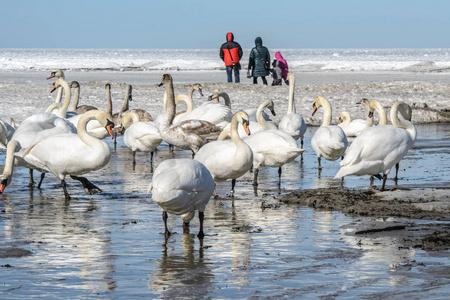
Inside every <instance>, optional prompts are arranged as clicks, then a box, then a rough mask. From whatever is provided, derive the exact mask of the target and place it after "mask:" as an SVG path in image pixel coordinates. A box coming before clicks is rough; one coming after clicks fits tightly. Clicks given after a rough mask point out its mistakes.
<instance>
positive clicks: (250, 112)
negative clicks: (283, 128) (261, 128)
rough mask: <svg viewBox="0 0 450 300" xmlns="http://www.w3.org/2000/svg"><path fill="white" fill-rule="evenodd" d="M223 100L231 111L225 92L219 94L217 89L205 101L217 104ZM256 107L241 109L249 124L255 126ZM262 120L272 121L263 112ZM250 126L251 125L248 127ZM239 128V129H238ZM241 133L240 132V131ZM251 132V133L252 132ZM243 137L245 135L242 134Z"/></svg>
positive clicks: (228, 97)
mask: <svg viewBox="0 0 450 300" xmlns="http://www.w3.org/2000/svg"><path fill="white" fill-rule="evenodd" d="M220 98H223V99H224V102H225V105H226V106H228V107H229V108H230V109H231V100H230V96H229V95H228V93H226V92H221V91H219V90H218V89H215V90H214V92H213V93H211V94H210V95H209V96H208V100H206V101H214V102H216V103H217V102H219V99H220ZM258 108H259V106H258V107H256V108H247V109H243V110H242V111H244V112H246V113H247V114H248V118H249V119H248V120H249V121H250V124H254V123H255V124H256V122H258V120H257V115H258ZM262 114H263V117H264V120H266V121H269V122H270V121H272V120H271V119H270V117H269V115H267V114H266V113H265V112H264V111H263V112H262ZM250 126H252V125H250ZM239 128H241V127H239ZM240 132H241V133H242V131H240ZM252 132H253V131H252ZM244 135H245V133H244ZM241 138H243V136H242V135H241Z"/></svg>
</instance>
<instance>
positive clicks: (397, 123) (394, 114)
mask: <svg viewBox="0 0 450 300" xmlns="http://www.w3.org/2000/svg"><path fill="white" fill-rule="evenodd" d="M403 105H405V106H406V105H407V104H406V103H404V102H396V103H394V105H392V107H391V111H390V112H389V116H390V117H391V122H392V125H393V126H394V127H396V128H403V129H405V130H406V131H407V132H408V133H409V134H410V136H411V139H412V140H413V141H415V140H416V137H417V131H416V127H415V126H414V124H413V123H412V122H410V121H408V120H402V119H400V118H399V117H398V112H399V109H400V106H403Z"/></svg>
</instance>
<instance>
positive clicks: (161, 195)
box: [148, 158, 214, 238]
mask: <svg viewBox="0 0 450 300" xmlns="http://www.w3.org/2000/svg"><path fill="white" fill-rule="evenodd" d="M148 191H149V192H150V191H151V192H152V199H153V200H154V201H155V202H156V203H157V204H158V205H159V206H160V207H161V208H162V209H163V210H164V211H163V220H164V228H165V235H166V237H167V236H169V235H170V234H171V233H170V231H169V229H168V227H167V217H168V216H167V213H169V214H174V215H181V218H182V219H183V231H184V232H185V233H188V230H189V222H190V221H191V220H192V219H193V218H194V213H195V210H198V216H199V220H200V230H199V233H198V237H199V238H203V236H204V233H203V219H204V213H203V212H204V210H205V208H206V204H207V203H208V201H209V199H210V198H211V195H212V194H213V193H214V179H213V178H212V176H211V173H210V172H209V171H208V169H207V168H206V167H205V166H204V165H203V164H201V163H200V162H198V161H195V160H192V159H187V158H180V159H166V160H164V161H163V162H161V163H160V164H159V165H158V167H157V168H156V170H155V172H154V174H153V178H152V183H151V184H150V187H149V189H148Z"/></svg>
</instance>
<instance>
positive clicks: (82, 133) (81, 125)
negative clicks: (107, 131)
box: [77, 110, 100, 146]
mask: <svg viewBox="0 0 450 300" xmlns="http://www.w3.org/2000/svg"><path fill="white" fill-rule="evenodd" d="M97 112H98V111H97V110H90V111H88V112H85V113H84V114H83V115H82V116H81V117H80V119H79V120H78V124H77V131H78V137H79V138H80V140H81V141H83V143H85V144H86V145H88V146H90V145H92V143H95V142H96V141H100V140H99V139H97V138H95V137H93V136H91V135H90V134H89V133H88V132H87V129H86V126H87V124H88V123H89V121H91V120H94V119H96V114H97Z"/></svg>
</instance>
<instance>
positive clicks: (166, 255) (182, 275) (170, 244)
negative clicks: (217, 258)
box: [148, 233, 214, 299]
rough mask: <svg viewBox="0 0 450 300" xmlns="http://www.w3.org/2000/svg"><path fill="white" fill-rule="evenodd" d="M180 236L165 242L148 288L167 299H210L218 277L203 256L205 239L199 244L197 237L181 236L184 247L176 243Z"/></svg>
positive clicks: (173, 236) (200, 240)
mask: <svg viewBox="0 0 450 300" xmlns="http://www.w3.org/2000/svg"><path fill="white" fill-rule="evenodd" d="M177 237H178V235H172V236H171V237H169V238H166V239H165V241H164V243H163V245H162V249H163V251H162V255H161V258H160V259H159V260H158V261H157V268H156V269H155V271H154V272H153V273H152V274H149V282H148V286H149V288H150V289H151V290H154V291H155V292H156V293H160V294H161V296H162V297H163V298H169V299H175V298H177V297H179V296H180V295H184V296H185V297H189V298H192V299H202V298H206V297H207V295H208V294H209V289H210V288H211V286H212V284H213V280H214V275H213V273H212V271H211V269H210V264H211V263H208V262H206V261H205V259H204V256H203V239H199V244H198V245H195V241H196V238H195V235H194V234H190V233H183V234H181V235H180V236H179V237H180V240H179V242H180V244H181V247H180V245H178V244H177V243H176V242H177V241H176V238H177ZM196 248H197V249H196ZM180 250H181V252H180Z"/></svg>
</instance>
